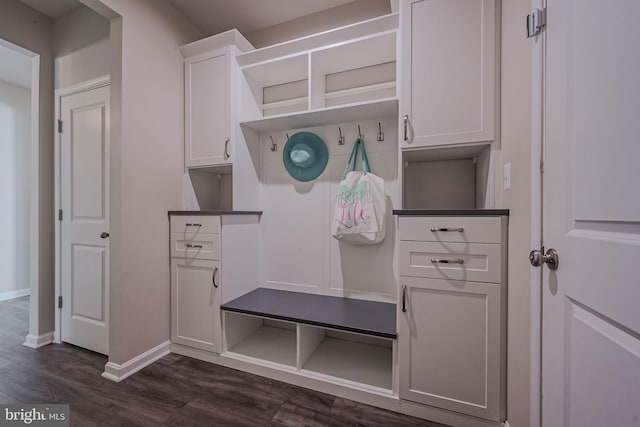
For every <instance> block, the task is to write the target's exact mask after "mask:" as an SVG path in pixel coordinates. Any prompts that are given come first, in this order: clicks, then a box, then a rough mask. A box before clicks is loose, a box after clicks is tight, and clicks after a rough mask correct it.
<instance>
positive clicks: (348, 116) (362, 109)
mask: <svg viewBox="0 0 640 427" xmlns="http://www.w3.org/2000/svg"><path fill="white" fill-rule="evenodd" d="M397 114H398V98H395V97H394V98H386V99H380V100H376V101H366V102H358V103H354V104H349V105H341V106H338V107H326V108H319V109H317V110H313V111H307V112H304V113H291V114H281V115H277V116H273V117H266V118H262V119H258V120H249V121H245V122H241V123H240V124H241V125H242V126H245V127H247V128H249V129H252V130H254V131H256V132H259V133H260V132H275V131H281V130H288V129H302V128H306V127H313V126H324V125H329V124H335V123H348V122H357V121H359V120H369V119H371V118H372V117H387V116H396V115H397Z"/></svg>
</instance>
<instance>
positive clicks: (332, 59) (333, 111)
mask: <svg viewBox="0 0 640 427" xmlns="http://www.w3.org/2000/svg"><path fill="white" fill-rule="evenodd" d="M373 21H378V23H379V24H383V25H380V26H376V25H372V22H373ZM380 27H382V28H383V29H385V30H384V31H382V32H381V31H380ZM389 27H391V28H389ZM365 30H366V31H365ZM334 33H335V34H334ZM338 35H340V36H341V37H342V38H340V37H338ZM353 35H355V37H354V36H353ZM349 36H351V37H352V38H349ZM316 39H319V40H323V41H325V42H327V43H329V44H325V45H321V44H320V42H319V41H318V40H316ZM287 45H288V46H287ZM396 46H397V15H395V14H394V15H387V16H385V17H382V18H377V19H374V20H369V21H365V22H363V23H360V24H355V25H351V26H348V27H343V28H339V29H337V30H333V32H325V33H320V34H319V35H316V36H312V37H306V38H303V39H298V40H294V41H292V42H288V43H284V44H281V45H276V46H275V47H269V48H265V49H264V51H265V52H260V49H259V50H257V51H252V52H248V53H246V54H244V55H240V56H239V57H238V63H239V64H240V65H241V68H240V69H241V71H242V77H243V78H242V79H241V83H240V84H241V102H242V105H243V107H244V108H243V111H242V113H241V117H240V123H241V124H242V125H244V126H246V127H249V128H251V129H254V130H256V131H260V132H262V131H274V130H283V129H294V128H301V127H308V126H314V125H322V124H329V123H338V122H344V121H349V120H362V119H368V118H375V117H382V116H386V115H396V114H397V112H398V93H397V83H396V82H397V78H396V76H397V61H396V51H397V49H396ZM299 47H308V49H307V50H304V51H295V48H299ZM268 52H271V53H275V54H278V55H282V56H275V57H274V56H271V57H269V55H267V54H266V53H268ZM248 59H254V60H256V59H258V60H259V61H257V62H255V61H250V60H248Z"/></svg>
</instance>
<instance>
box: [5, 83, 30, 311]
mask: <svg viewBox="0 0 640 427" xmlns="http://www.w3.org/2000/svg"><path fill="white" fill-rule="evenodd" d="M30 138H31V90H30V89H25V88H22V87H19V86H16V85H13V84H10V83H7V82H4V81H1V80H0V206H2V209H0V229H2V238H1V239H0V299H2V294H5V295H6V294H7V293H11V292H15V291H20V290H27V289H29V247H30V242H29V237H30V236H29V171H30V159H29V151H30V150H29V148H30Z"/></svg>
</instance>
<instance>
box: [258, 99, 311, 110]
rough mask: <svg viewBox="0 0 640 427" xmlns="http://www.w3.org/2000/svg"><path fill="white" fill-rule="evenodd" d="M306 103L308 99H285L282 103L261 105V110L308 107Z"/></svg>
mask: <svg viewBox="0 0 640 427" xmlns="http://www.w3.org/2000/svg"><path fill="white" fill-rule="evenodd" d="M308 103H309V98H308V97H306V96H304V97H300V98H293V99H285V100H283V101H275V102H269V103H267V104H262V109H263V110H272V109H274V108H282V107H291V106H295V105H308Z"/></svg>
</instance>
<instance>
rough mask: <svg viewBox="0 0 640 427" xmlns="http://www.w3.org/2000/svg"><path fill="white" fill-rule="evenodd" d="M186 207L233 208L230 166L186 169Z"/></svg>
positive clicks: (196, 208)
mask: <svg viewBox="0 0 640 427" xmlns="http://www.w3.org/2000/svg"><path fill="white" fill-rule="evenodd" d="M187 175H188V183H187V185H190V186H191V188H192V190H193V192H187V193H188V194H189V193H190V194H189V196H190V197H188V198H187V203H186V204H187V206H186V208H187V209H191V210H201V211H218V210H232V209H233V197H232V193H233V183H232V177H233V174H232V166H231V165H227V166H219V167H210V168H196V169H188V174H187Z"/></svg>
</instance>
